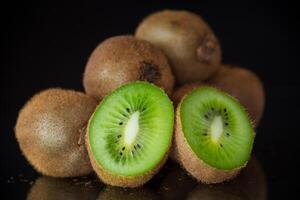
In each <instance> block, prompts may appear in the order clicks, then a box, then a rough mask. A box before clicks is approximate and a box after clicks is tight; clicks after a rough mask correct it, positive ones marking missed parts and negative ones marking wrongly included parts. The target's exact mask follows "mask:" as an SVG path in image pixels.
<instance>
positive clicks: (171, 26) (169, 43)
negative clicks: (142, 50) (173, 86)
mask: <svg viewBox="0 0 300 200" xmlns="http://www.w3.org/2000/svg"><path fill="white" fill-rule="evenodd" d="M135 36H136V37H137V38H139V39H144V40H147V41H149V42H151V43H152V44H154V45H156V46H157V47H159V48H161V49H162V50H163V51H164V53H165V54H166V55H167V57H168V58H169V60H170V63H171V67H172V70H173V73H174V76H175V78H176V81H177V83H178V84H179V85H182V84H185V83H189V82H195V81H203V80H206V79H208V78H209V77H210V76H211V75H212V74H214V73H215V72H216V71H217V69H218V68H219V67H220V62H221V48H220V44H219V41H218V39H217V37H216V36H215V34H214V32H213V31H212V29H211V28H210V27H209V25H208V24H207V23H206V22H205V21H204V20H203V19H202V18H201V17H200V16H198V15H196V14H194V13H192V12H188V11H182V10H164V11H160V12H157V13H154V14H151V15H150V16H148V17H146V18H145V19H144V20H143V21H142V22H141V23H140V25H139V26H138V28H137V29H136V33H135Z"/></svg>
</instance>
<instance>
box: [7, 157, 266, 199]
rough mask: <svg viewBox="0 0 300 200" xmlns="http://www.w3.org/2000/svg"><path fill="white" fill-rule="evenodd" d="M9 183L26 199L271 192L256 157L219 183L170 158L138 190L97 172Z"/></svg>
mask: <svg viewBox="0 0 300 200" xmlns="http://www.w3.org/2000/svg"><path fill="white" fill-rule="evenodd" d="M7 185H8V186H9V187H10V188H13V189H15V192H12V193H10V195H9V199H27V200H36V199H43V200H71V199H72V200H77V199H78V200H96V199H97V200H140V199H143V200H144V199H145V200H148V199H149V200H156V199H165V200H173V199H174V200H177V199H178V200H182V199H191V200H193V199H209V200H215V199H224V200H235V199H239V200H266V199H267V195H268V186H267V179H266V176H265V173H264V171H263V169H262V167H261V165H260V163H259V161H258V160H257V159H256V158H255V156H252V159H251V160H250V161H249V163H248V165H247V167H246V168H245V169H244V170H243V171H242V172H241V174H239V175H238V177H236V178H235V179H233V180H231V181H229V182H226V183H222V184H217V185H205V184H201V183H198V182H197V181H195V180H194V179H193V178H191V177H190V176H189V175H187V173H186V172H185V171H184V170H183V169H182V168H181V167H180V166H179V165H178V164H176V163H174V162H173V161H171V160H169V161H168V162H167V164H166V165H165V166H164V168H163V169H162V171H161V172H160V173H159V174H158V175H156V176H155V177H154V179H153V180H151V181H150V182H149V183H147V184H146V185H144V186H143V187H141V188H137V189H123V188H118V187H112V186H107V185H105V184H103V183H101V182H100V181H99V179H98V178H97V177H96V176H94V175H90V176H87V177H79V178H51V177H46V176H37V177H36V178H33V177H31V178H29V179H27V178H25V177H22V176H18V177H11V178H10V179H9V182H8V183H7Z"/></svg>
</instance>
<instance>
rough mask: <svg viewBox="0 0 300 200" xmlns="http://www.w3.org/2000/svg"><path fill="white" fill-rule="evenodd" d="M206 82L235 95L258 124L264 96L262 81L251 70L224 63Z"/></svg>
mask: <svg viewBox="0 0 300 200" xmlns="http://www.w3.org/2000/svg"><path fill="white" fill-rule="evenodd" d="M208 83H209V84H211V85H213V86H215V87H217V88H219V89H221V90H224V91H226V92H228V93H229V94H230V95H232V96H234V97H236V98H237V99H238V100H239V101H240V102H241V104H242V105H244V106H245V108H246V109H247V110H248V112H249V115H250V117H251V118H252V120H253V121H254V124H255V125H257V124H258V122H259V120H260V118H261V116H262V113H263V110H264V102H265V98H264V88H263V85H262V82H261V81H260V80H259V78H258V77H257V76H256V75H255V74H254V73H253V72H251V71H249V70H247V69H243V68H240V67H232V66H228V65H224V66H223V67H222V68H221V69H220V70H219V71H218V73H217V74H216V75H215V76H213V77H212V78H211V79H210V80H209V82H208Z"/></svg>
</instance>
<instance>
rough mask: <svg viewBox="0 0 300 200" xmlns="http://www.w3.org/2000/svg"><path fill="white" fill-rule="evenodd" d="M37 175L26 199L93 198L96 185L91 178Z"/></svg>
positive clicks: (95, 194) (81, 199)
mask: <svg viewBox="0 0 300 200" xmlns="http://www.w3.org/2000/svg"><path fill="white" fill-rule="evenodd" d="M80 179H82V180H79V179H78V180H77V181H73V180H72V179H67V178H52V177H47V176H42V177H39V178H38V179H37V180H36V181H35V183H34V184H33V185H32V187H31V189H30V191H29V193H28V195H27V200H95V199H96V198H97V195H98V193H99V191H98V186H97V185H96V184H95V183H94V182H92V181H91V180H88V179H87V180H86V179H83V178H80Z"/></svg>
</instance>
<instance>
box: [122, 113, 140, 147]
mask: <svg viewBox="0 0 300 200" xmlns="http://www.w3.org/2000/svg"><path fill="white" fill-rule="evenodd" d="M139 118H140V112H139V111H136V112H134V113H133V114H132V115H131V116H130V118H129V120H128V121H127V123H126V126H125V133H124V143H125V144H126V145H128V146H131V145H132V144H133V143H134V141H135V138H136V136H137V134H138V132H139Z"/></svg>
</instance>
